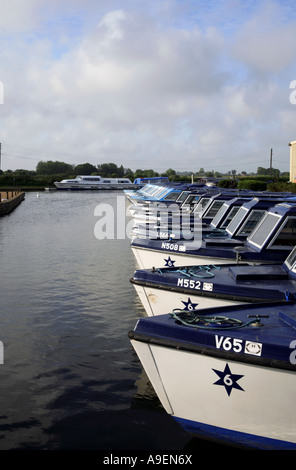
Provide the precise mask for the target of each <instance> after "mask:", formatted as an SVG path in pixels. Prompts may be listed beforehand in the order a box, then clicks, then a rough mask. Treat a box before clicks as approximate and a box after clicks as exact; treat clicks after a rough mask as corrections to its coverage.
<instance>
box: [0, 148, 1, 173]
mask: <svg viewBox="0 0 296 470" xmlns="http://www.w3.org/2000/svg"><path fill="white" fill-rule="evenodd" d="M0 170H1V142H0Z"/></svg>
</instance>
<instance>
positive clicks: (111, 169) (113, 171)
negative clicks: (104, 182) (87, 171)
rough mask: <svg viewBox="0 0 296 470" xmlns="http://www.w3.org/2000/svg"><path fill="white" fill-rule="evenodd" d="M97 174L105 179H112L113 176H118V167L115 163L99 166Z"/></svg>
mask: <svg viewBox="0 0 296 470" xmlns="http://www.w3.org/2000/svg"><path fill="white" fill-rule="evenodd" d="M97 172H98V173H99V175H101V176H103V177H111V176H112V175H115V176H117V174H118V167H117V165H116V164H115V163H102V164H101V165H98V169H97Z"/></svg>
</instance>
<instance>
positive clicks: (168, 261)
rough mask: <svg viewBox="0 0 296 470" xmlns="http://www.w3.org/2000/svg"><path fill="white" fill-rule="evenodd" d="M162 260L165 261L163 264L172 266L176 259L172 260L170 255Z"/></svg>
mask: <svg viewBox="0 0 296 470" xmlns="http://www.w3.org/2000/svg"><path fill="white" fill-rule="evenodd" d="M164 261H165V266H169V267H172V266H174V263H175V262H176V261H173V260H172V259H171V257H170V256H169V257H168V259H165V260H164Z"/></svg>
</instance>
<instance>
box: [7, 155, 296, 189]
mask: <svg viewBox="0 0 296 470" xmlns="http://www.w3.org/2000/svg"><path fill="white" fill-rule="evenodd" d="M77 175H100V176H102V177H105V178H106V177H107V178H121V177H126V178H129V179H130V180H131V181H133V180H134V179H135V178H140V177H156V176H167V177H169V179H170V181H191V177H192V175H193V176H194V179H195V181H196V179H197V178H198V177H216V178H220V179H223V178H225V179H232V180H235V179H236V180H237V179H242V178H246V177H248V176H250V175H251V177H252V178H259V177H260V178H262V179H263V180H265V181H267V180H268V179H271V180H272V181H280V180H282V181H285V180H288V179H289V172H285V173H281V172H280V170H278V169H275V168H262V167H258V169H257V173H251V174H250V175H248V174H247V172H241V174H240V175H237V172H236V170H230V171H228V172H226V173H224V174H222V173H219V172H216V171H204V169H203V168H200V169H199V171H196V172H193V171H186V172H182V173H180V172H177V171H175V170H174V169H172V168H169V169H168V170H166V171H165V172H163V173H158V172H156V171H154V170H153V169H146V170H142V169H137V170H136V171H132V170H131V169H130V168H124V167H123V165H120V166H118V165H116V164H115V163H102V164H99V165H96V166H95V165H93V164H91V163H81V164H79V165H71V164H69V163H65V162H61V161H51V160H49V161H40V162H38V164H37V166H36V170H35V171H34V170H23V169H18V170H15V171H12V170H6V171H2V170H0V186H1V187H4V186H19V187H22V186H23V187H30V186H31V187H33V186H38V187H42V186H46V187H47V186H53V184H54V182H55V181H60V180H61V179H64V178H75V176H77Z"/></svg>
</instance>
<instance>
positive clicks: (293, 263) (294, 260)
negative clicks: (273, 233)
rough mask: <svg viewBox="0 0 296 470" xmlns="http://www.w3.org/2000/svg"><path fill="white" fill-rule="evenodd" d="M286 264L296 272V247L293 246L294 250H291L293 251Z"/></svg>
mask: <svg viewBox="0 0 296 470" xmlns="http://www.w3.org/2000/svg"><path fill="white" fill-rule="evenodd" d="M285 265H286V266H287V268H288V269H289V270H291V271H293V272H294V273H296V247H295V248H293V250H292V251H291V253H290V254H289V256H288V257H287V259H286V261H285Z"/></svg>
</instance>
